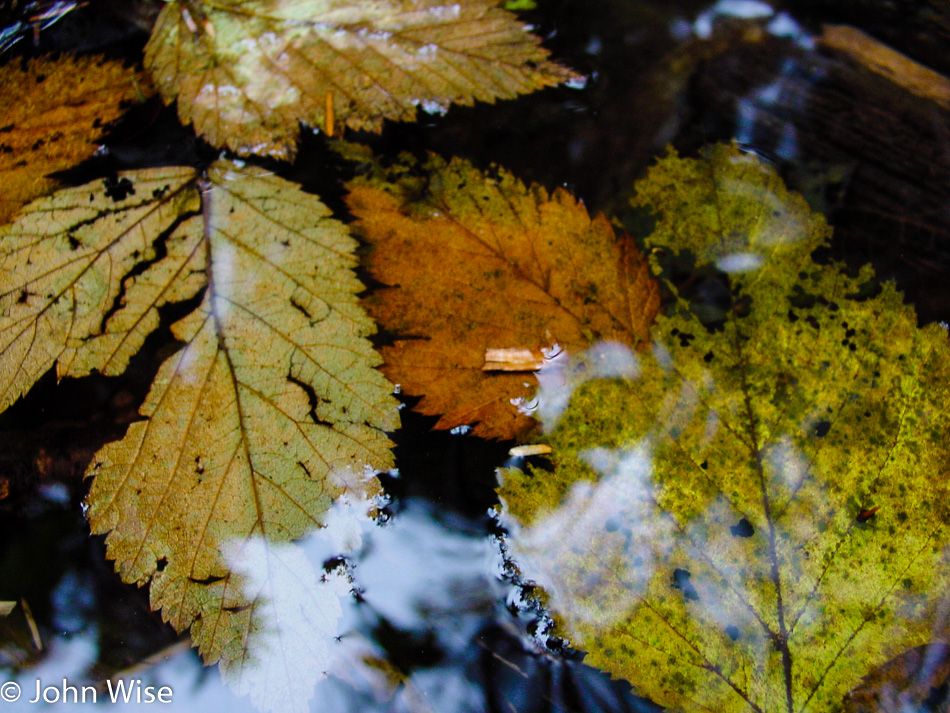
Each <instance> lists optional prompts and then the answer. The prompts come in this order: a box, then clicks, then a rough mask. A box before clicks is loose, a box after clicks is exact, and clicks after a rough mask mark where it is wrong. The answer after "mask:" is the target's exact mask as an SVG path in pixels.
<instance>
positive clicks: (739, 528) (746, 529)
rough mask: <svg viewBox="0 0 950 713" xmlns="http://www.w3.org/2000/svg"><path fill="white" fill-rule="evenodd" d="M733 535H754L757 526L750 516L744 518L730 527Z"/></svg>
mask: <svg viewBox="0 0 950 713" xmlns="http://www.w3.org/2000/svg"><path fill="white" fill-rule="evenodd" d="M729 532H731V533H732V535H733V537H752V535H754V534H755V528H754V527H753V526H752V523H751V522H749V520H748V518H742V519H741V520H739V522H737V523H736V524H735V525H733V526H732V527H730V528H729Z"/></svg>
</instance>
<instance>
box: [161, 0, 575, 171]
mask: <svg viewBox="0 0 950 713" xmlns="http://www.w3.org/2000/svg"><path fill="white" fill-rule="evenodd" d="M496 5H497V3H495V2H494V1H493V0H460V1H459V2H455V3H452V4H446V3H444V2H442V0H416V2H411V3H410V2H406V1H405V0H387V1H384V2H371V1H369V0H361V1H358V2H352V0H329V1H324V0H321V1H320V2H317V1H316V0H251V1H250V2H246V1H242V2H236V1H235V0H225V1H224V2H216V3H211V2H201V1H195V0H173V1H172V2H169V3H167V4H166V5H165V8H164V9H163V10H162V13H161V15H160V16H159V19H158V22H157V24H156V26H155V30H154V32H153V34H152V39H151V40H150V41H149V44H148V47H147V48H146V55H145V64H146V66H147V67H148V68H149V70H151V71H152V73H153V74H154V76H155V79H156V82H157V83H158V85H159V87H160V89H161V92H162V96H163V97H164V98H165V99H166V101H169V102H171V101H174V100H175V98H176V97H177V98H178V111H179V115H180V116H181V119H182V121H183V122H185V123H194V125H195V130H196V131H197V132H198V133H199V134H201V135H202V136H203V137H204V138H205V139H207V140H208V141H209V142H211V143H212V144H214V145H216V146H227V147H228V148H231V149H233V150H234V151H237V152H238V153H240V154H262V155H270V156H275V157H277V158H283V159H287V158H290V157H292V156H293V153H294V150H295V147H294V144H295V142H296V140H297V132H298V130H299V122H301V121H303V122H306V123H307V124H310V125H311V126H314V127H318V128H321V129H324V130H326V131H327V133H328V134H330V135H332V134H333V127H332V123H333V122H334V121H335V122H337V123H338V124H341V125H344V126H348V127H350V128H352V129H359V130H368V131H379V130H380V129H381V128H382V124H383V119H391V120H396V121H412V120H414V119H415V116H416V110H417V108H422V109H423V110H425V111H430V112H437V113H443V112H444V111H445V110H446V109H447V108H448V105H449V104H450V103H456V104H464V105H470V104H472V103H473V102H474V101H475V100H479V101H487V102H493V101H494V100H495V99H510V98H512V97H515V96H517V95H518V94H524V93H527V92H531V91H534V90H535V89H540V88H542V87H546V86H551V85H553V84H557V83H559V82H564V81H567V80H570V79H576V78H578V76H577V75H576V74H574V73H573V72H572V71H570V70H569V69H566V68H564V67H561V66H559V65H557V64H554V63H553V62H549V61H547V59H546V57H547V55H548V53H547V51H546V50H545V49H543V48H542V47H541V46H540V40H539V39H538V38H537V37H535V36H534V35H532V34H531V33H529V32H526V29H527V28H526V27H525V26H524V25H522V24H521V23H519V22H517V21H516V20H515V17H514V15H513V14H512V13H510V12H507V11H506V10H503V9H501V8H499V7H496ZM328 124H329V125H328Z"/></svg>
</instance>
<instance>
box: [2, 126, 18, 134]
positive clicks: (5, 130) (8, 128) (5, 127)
mask: <svg viewBox="0 0 950 713" xmlns="http://www.w3.org/2000/svg"><path fill="white" fill-rule="evenodd" d="M14 128H16V127H15V126H14V125H13V124H7V125H6V126H0V134H6V133H9V132H11V131H13V129H14Z"/></svg>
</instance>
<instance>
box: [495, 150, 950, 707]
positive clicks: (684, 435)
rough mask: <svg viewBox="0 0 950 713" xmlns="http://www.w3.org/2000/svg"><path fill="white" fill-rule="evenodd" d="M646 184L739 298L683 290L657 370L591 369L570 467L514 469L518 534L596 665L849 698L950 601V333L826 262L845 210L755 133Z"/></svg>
mask: <svg viewBox="0 0 950 713" xmlns="http://www.w3.org/2000/svg"><path fill="white" fill-rule="evenodd" d="M637 195H638V198H637V202H638V203H639V204H640V205H641V206H650V207H652V209H653V210H654V211H655V212H656V213H657V214H658V218H657V228H656V230H655V232H654V233H653V235H652V236H651V238H650V239H649V240H648V244H650V245H653V246H656V247H660V246H662V247H663V249H664V250H665V251H666V252H668V253H669V252H672V253H674V254H676V253H682V252H683V251H690V252H691V253H692V255H693V256H694V257H695V259H696V263H697V266H698V267H700V268H702V267H703V266H706V267H707V269H708V268H709V267H711V266H714V265H715V266H718V268H719V270H720V275H719V279H720V280H721V281H722V282H723V285H724V287H725V288H726V291H727V293H728V295H729V296H730V305H729V307H728V308H727V309H726V310H725V312H724V316H723V319H722V320H720V321H719V322H718V323H715V324H710V323H708V322H707V323H704V322H703V321H701V319H700V318H699V316H697V311H695V310H694V309H693V306H692V305H691V304H690V302H689V301H688V300H687V299H686V298H685V297H684V296H682V295H681V294H679V293H678V292H677V291H676V287H675V286H674V285H673V284H670V285H669V287H670V289H671V290H672V291H673V292H674V294H675V295H676V296H677V304H676V305H675V306H674V307H673V308H671V309H670V310H669V312H668V313H667V314H666V315H663V316H660V317H658V318H657V322H656V325H655V326H654V328H653V329H652V330H651V334H652V336H653V338H654V344H653V348H652V350H649V351H643V352H641V353H639V354H638V355H631V356H633V357H634V358H636V360H637V364H638V366H637V373H636V374H633V375H630V376H628V378H623V379H596V380H593V381H586V382H585V383H580V382H579V381H578V382H577V388H576V390H575V391H574V393H573V397H572V399H571V403H570V406H569V408H568V409H567V411H566V412H565V413H564V415H563V416H562V417H561V419H560V421H559V422H558V425H557V427H556V428H555V429H553V430H552V431H550V432H548V433H546V434H545V443H546V444H549V445H550V446H551V447H552V449H553V455H552V456H551V457H552V459H553V461H554V464H555V465H554V470H553V472H548V471H541V470H528V471H527V472H522V471H519V470H514V469H511V470H507V471H506V472H505V474H504V475H505V482H504V486H503V488H502V489H501V495H502V497H503V499H504V501H505V503H506V508H507V512H508V517H509V524H510V526H511V527H512V530H513V532H514V534H513V536H512V540H511V542H510V543H509V544H510V551H511V552H512V554H513V556H514V557H515V559H516V560H517V561H518V562H519V563H521V565H522V566H523V567H524V569H525V573H526V575H527V576H528V577H532V578H535V579H536V580H537V581H538V582H539V583H540V584H542V585H543V586H544V587H545V588H546V589H547V591H548V592H549V595H550V600H549V601H550V603H551V606H552V608H553V610H554V612H555V613H556V615H557V616H558V617H559V620H560V622H561V625H562V630H563V631H566V632H568V633H569V634H570V635H571V636H572V637H573V640H574V642H576V643H577V644H578V645H579V646H581V647H582V648H584V649H586V650H587V651H588V652H589V654H588V656H587V658H586V659H585V661H587V662H588V663H591V664H593V665H596V666H600V667H602V668H604V669H606V670H607V671H609V672H611V673H612V674H613V675H616V676H620V677H624V678H626V679H627V680H629V681H630V682H631V683H632V684H633V685H634V686H635V687H636V689H637V691H638V692H639V693H640V694H642V695H645V696H647V697H649V698H650V699H652V700H653V701H655V702H656V703H658V704H660V705H663V706H668V707H671V708H674V709H676V710H684V711H699V710H717V711H778V710H782V711H788V712H789V713H791V712H792V711H830V710H838V709H839V708H840V707H841V705H842V701H843V697H844V696H845V694H846V693H847V692H848V691H849V690H851V689H852V688H854V687H855V686H856V685H857V684H858V683H859V682H860V680H861V676H862V675H863V674H866V673H868V672H869V671H872V670H874V669H875V668H876V667H877V666H880V665H881V664H883V663H884V662H886V661H889V660H891V659H892V658H893V657H895V656H897V655H898V654H901V653H902V652H904V651H906V650H908V649H910V648H912V647H915V646H920V645H923V644H925V643H927V642H928V641H931V640H932V639H934V638H935V637H936V632H935V627H937V626H938V624H936V623H935V621H936V620H937V619H938V618H939V617H938V615H939V613H940V611H941V608H942V607H943V606H945V605H946V596H947V594H946V589H947V582H948V581H950V561H948V558H947V556H946V555H947V553H946V545H947V544H948V541H950V497H948V496H950V478H948V465H947V464H948V462H950V452H948V450H950V449H948V439H947V433H948V426H950V422H948V419H950V392H948V390H947V388H946V385H947V383H948V379H950V346H948V341H947V330H946V329H945V328H944V327H941V326H938V325H931V326H928V327H925V328H923V329H919V328H918V327H917V322H916V317H915V315H914V311H913V309H912V308H910V307H908V306H906V305H904V304H902V301H901V297H900V294H899V293H897V291H896V290H895V289H894V287H893V285H891V284H884V285H881V286H880V291H879V293H878V294H876V295H873V292H872V291H871V290H869V289H868V288H869V286H870V285H871V284H872V283H871V280H872V272H871V270H870V268H864V269H863V270H862V271H861V272H860V274H859V275H857V276H848V275H846V274H844V273H843V272H841V270H840V269H839V267H838V266H836V265H818V264H816V263H814V262H813V261H812V259H811V253H812V251H814V250H815V249H816V248H818V247H820V246H821V245H823V244H824V243H825V241H826V240H827V238H828V235H829V230H828V228H827V226H826V225H825V223H824V221H823V219H822V218H821V216H819V215H813V214H810V212H809V210H808V208H807V206H806V204H805V202H804V200H803V199H802V198H801V197H800V196H798V195H793V194H789V193H787V192H786V191H785V188H784V186H783V185H782V183H781V180H780V179H779V178H778V176H777V175H776V173H775V172H774V171H773V170H772V169H771V168H769V167H767V166H765V165H763V164H762V163H760V162H759V161H758V160H757V159H756V158H754V157H752V156H749V155H744V154H741V153H740V152H739V151H738V150H736V149H735V148H734V147H732V146H717V147H714V148H712V149H711V150H709V151H708V152H707V153H706V154H705V156H704V157H703V158H702V159H697V160H693V159H681V158H678V157H677V156H676V155H675V154H674V155H671V156H669V157H667V158H665V159H663V160H661V161H660V162H659V163H658V164H657V165H656V166H655V167H654V168H652V169H651V170H650V172H649V174H648V176H647V177H646V179H644V180H643V181H641V182H640V183H638V185H637ZM588 359H589V357H588ZM587 368H588V367H587V365H586V364H585V359H584V358H577V359H576V360H575V362H574V364H573V365H572V366H569V367H567V369H568V371H569V372H573V371H581V372H582V371H585V370H587Z"/></svg>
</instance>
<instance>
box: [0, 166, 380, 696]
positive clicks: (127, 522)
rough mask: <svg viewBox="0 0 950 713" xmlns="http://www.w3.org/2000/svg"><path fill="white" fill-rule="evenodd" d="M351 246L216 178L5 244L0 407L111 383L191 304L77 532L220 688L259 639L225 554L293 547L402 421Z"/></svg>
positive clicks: (124, 201) (343, 236) (58, 197)
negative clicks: (194, 650)
mask: <svg viewBox="0 0 950 713" xmlns="http://www.w3.org/2000/svg"><path fill="white" fill-rule="evenodd" d="M354 247H355V241H354V240H353V239H352V238H351V237H350V236H349V235H348V233H347V231H346V228H345V227H344V226H343V225H342V224H341V223H339V222H338V221H335V220H333V219H332V218H330V217H329V210H328V209H327V208H326V207H325V206H324V205H323V204H322V203H321V202H320V201H319V200H318V199H317V198H316V197H315V196H312V195H308V194H306V193H304V192H303V191H301V190H299V188H297V187H296V186H295V185H294V184H291V183H289V182H287V181H285V180H283V179H281V178H279V177H276V176H273V175H271V174H269V173H267V172H265V171H263V170H262V169H258V168H243V167H241V166H239V165H238V164H234V163H229V162H226V161H219V162H217V163H216V164H214V165H213V166H211V168H210V169H208V171H207V172H206V174H205V175H201V174H199V173H197V172H196V171H194V170H193V169H190V168H162V169H151V170H144V171H136V172H128V173H124V174H120V175H119V176H118V177H117V178H116V179H112V180H106V181H98V182H95V183H92V184H88V185H85V186H80V187H78V188H74V189H68V190H64V191H60V192H58V193H56V194H54V195H52V196H50V197H49V198H44V199H40V200H38V201H35V202H34V203H32V204H31V205H30V206H29V207H28V208H26V209H25V210H24V211H23V213H22V214H21V217H20V219H19V220H18V221H17V222H16V223H12V224H10V225H8V226H5V227H4V228H2V229H0V256H2V260H3V263H2V264H3V269H2V272H0V274H2V276H3V277H2V286H0V388H2V393H3V400H2V405H3V407H6V406H7V405H9V404H10V403H11V402H12V401H13V400H14V399H15V398H17V396H18V395H20V394H22V393H24V392H25V391H26V390H27V389H28V388H29V387H30V386H31V384H32V383H33V382H35V380H36V379H37V378H38V377H39V376H40V375H42V374H43V373H44V372H45V371H46V370H47V369H49V368H50V367H51V366H53V364H54V363H55V365H56V368H57V373H58V375H59V376H60V377H63V376H67V375H69V376H79V375H82V374H87V373H89V372H91V371H93V370H97V371H100V372H103V373H120V372H121V371H122V369H123V368H124V367H125V366H126V364H127V363H128V359H129V358H130V356H131V355H132V354H134V353H135V352H136V351H137V350H138V348H139V347H140V346H141V344H142V343H143V341H144V339H145V336H147V335H148V334H149V333H150V332H151V331H153V330H154V329H155V328H156V327H157V326H158V323H159V315H158V309H159V308H160V307H161V306H162V305H163V304H166V303H170V302H181V301H182V300H186V299H189V298H194V299H195V300H196V301H199V298H200V304H199V305H198V306H197V307H196V308H195V310H194V311H193V312H192V313H191V314H189V315H187V316H186V317H184V318H182V319H181V320H179V321H178V322H176V323H175V324H173V325H172V332H173V334H174V336H175V337H176V338H178V339H179V340H181V341H182V342H183V343H184V346H183V347H182V348H181V349H180V350H179V351H178V352H177V353H175V354H174V355H173V356H171V357H170V358H168V359H167V360H166V361H165V362H164V363H163V364H162V366H161V367H160V369H159V372H158V374H157V376H156V377H155V380H154V382H153V385H152V389H151V391H150V393H149V394H148V396H147V398H146V401H145V403H144V404H143V406H142V407H141V408H140V414H141V416H142V420H140V421H136V422H134V423H132V424H131V426H130V427H129V429H128V432H127V434H126V436H125V437H124V438H123V439H122V440H121V441H119V442H117V443H112V444H109V445H107V446H105V447H104V448H103V449H101V450H100V451H99V452H98V453H97V454H96V455H95V456H94V458H93V461H92V463H91V464H90V466H89V469H88V471H87V474H88V475H90V476H95V477H94V480H93V483H92V488H91V490H90V493H89V496H88V506H89V509H88V517H89V520H90V524H91V527H92V530H93V532H94V533H97V534H107V535H108V536H107V537H106V546H107V552H108V556H109V557H110V558H111V559H113V560H115V564H116V569H117V571H118V572H119V573H120V574H121V576H122V579H123V580H124V581H126V582H134V583H136V584H139V585H144V584H146V583H149V582H150V583H151V602H152V606H153V607H154V608H155V609H161V611H162V616H163V618H164V619H165V620H166V621H169V622H170V623H171V624H172V625H173V626H174V627H175V628H176V629H177V630H179V631H184V630H186V629H188V628H189V627H191V634H192V637H193V639H194V641H195V642H196V644H197V645H198V647H199V648H200V650H201V653H202V655H203V656H204V658H205V661H206V662H208V663H211V662H214V661H220V662H221V666H222V669H224V671H225V672H226V673H230V675H231V676H232V677H237V678H240V671H241V669H242V666H245V665H250V664H251V663H252V661H251V658H252V657H251V655H250V654H249V652H248V650H247V649H246V647H247V645H248V641H249V640H251V639H253V638H254V635H255V632H257V631H259V627H260V626H261V624H260V622H258V620H257V619H256V616H257V611H258V609H257V604H258V602H257V601H256V600H254V599H253V598H251V599H249V598H247V597H245V596H244V595H243V593H242V592H243V591H244V590H243V589H242V578H241V577H240V576H237V575H235V574H234V573H233V572H232V571H231V569H230V568H229V566H228V565H227V563H226V561H225V559H224V557H223V555H222V548H223V547H225V545H227V546H228V547H232V548H233V547H237V546H239V544H240V543H241V542H244V541H247V540H249V539H250V538H258V537H263V538H266V539H267V540H268V541H279V540H288V539H294V538H298V537H300V536H302V535H303V534H305V533H306V532H307V531H308V530H309V529H312V528H314V527H318V526H320V525H321V524H322V522H323V518H324V515H325V513H326V512H327V509H328V508H329V506H330V504H331V503H332V501H333V500H334V499H335V498H337V497H338V496H339V495H341V494H342V493H344V492H351V493H353V494H355V495H360V496H368V495H372V494H374V493H376V492H377V490H378V487H379V486H378V483H377V481H376V480H375V478H372V477H364V475H363V473H364V471H365V470H366V469H373V470H375V469H382V468H387V467H389V466H391V464H392V456H391V453H390V447H391V444H390V442H389V441H388V439H387V438H386V436H385V434H384V433H383V432H384V431H387V430H394V429H395V428H396V427H397V423H398V417H397V410H396V406H397V404H396V401H395V399H394V397H393V396H392V385H391V384H389V383H388V382H387V381H386V380H385V378H384V377H383V376H382V374H380V373H379V372H378V371H377V370H376V369H375V368H374V367H375V366H376V365H377V364H378V363H379V357H378V355H377V354H376V353H375V352H374V351H373V349H372V347H371V345H370V343H369V341H368V340H367V339H366V337H367V336H368V335H369V334H371V333H372V332H373V331H374V325H373V323H372V321H371V320H370V319H369V317H368V316H367V315H366V314H365V312H364V311H363V309H362V308H361V307H360V305H359V302H358V300H357V298H356V294H357V293H358V292H359V291H361V290H362V289H363V288H362V285H361V284H360V282H359V280H358V279H357V278H356V276H355V274H354V272H353V268H354V266H355V264H356V260H355V257H354V255H353V250H354ZM235 543H238V544H235ZM270 670H271V672H273V667H272V669H270ZM275 675H276V674H275Z"/></svg>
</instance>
